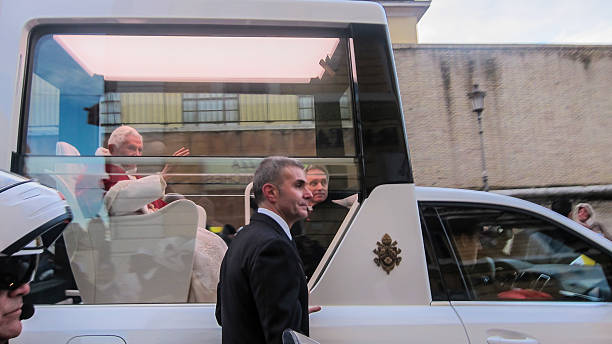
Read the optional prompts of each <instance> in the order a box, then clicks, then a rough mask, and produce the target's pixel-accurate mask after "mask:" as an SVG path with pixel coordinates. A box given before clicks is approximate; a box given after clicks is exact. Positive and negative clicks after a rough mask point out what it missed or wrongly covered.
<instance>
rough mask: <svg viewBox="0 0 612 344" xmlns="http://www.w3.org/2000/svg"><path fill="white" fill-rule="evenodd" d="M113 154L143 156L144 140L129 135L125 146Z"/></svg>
mask: <svg viewBox="0 0 612 344" xmlns="http://www.w3.org/2000/svg"><path fill="white" fill-rule="evenodd" d="M111 153H112V154H113V155H119V156H142V140H141V139H140V138H139V137H137V136H134V135H128V136H126V137H125V141H123V144H122V145H121V146H119V147H116V149H114V150H113V151H111Z"/></svg>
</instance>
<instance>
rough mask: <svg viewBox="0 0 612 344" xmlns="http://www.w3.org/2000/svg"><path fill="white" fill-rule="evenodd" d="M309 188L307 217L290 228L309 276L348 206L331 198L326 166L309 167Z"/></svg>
mask: <svg viewBox="0 0 612 344" xmlns="http://www.w3.org/2000/svg"><path fill="white" fill-rule="evenodd" d="M305 172H306V187H307V188H308V189H309V190H310V192H312V198H311V199H310V201H309V205H310V210H309V212H308V216H307V217H306V218H305V219H303V220H300V221H298V222H296V223H295V225H293V227H291V234H292V235H293V236H294V237H295V244H296V246H297V248H298V252H299V253H300V258H302V261H303V263H304V272H305V273H306V276H307V277H308V278H310V276H312V274H313V273H314V271H315V269H316V268H317V265H318V264H319V262H320V261H321V259H322V258H323V255H324V254H325V250H326V248H327V247H328V246H329V244H330V243H331V241H332V239H333V238H334V235H336V232H337V231H338V228H340V225H341V224H342V221H344V218H345V217H346V214H348V208H346V207H344V206H341V205H339V204H337V203H336V202H334V201H332V200H330V199H329V197H328V196H329V193H328V191H329V172H328V171H327V169H326V168H325V167H324V166H320V165H310V166H308V167H306V169H305Z"/></svg>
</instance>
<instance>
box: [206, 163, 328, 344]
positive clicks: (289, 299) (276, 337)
mask: <svg viewBox="0 0 612 344" xmlns="http://www.w3.org/2000/svg"><path fill="white" fill-rule="evenodd" d="M253 190H254V194H255V201H256V202H257V205H258V207H259V208H258V210H257V213H255V214H253V216H252V217H251V222H250V223H249V224H248V225H247V226H245V227H244V228H243V229H242V230H241V231H239V232H238V234H237V235H236V237H235V239H234V241H232V245H231V246H230V248H229V249H228V251H227V253H226V254H225V258H224V259H223V263H222V264H221V276H220V280H219V286H218V288H217V309H216V317H217V322H218V323H219V325H221V326H222V328H223V330H222V333H223V338H222V339H223V343H224V344H230V343H231V344H233V343H236V344H238V343H240V344H242V343H274V344H281V337H282V333H283V330H285V329H287V328H291V329H293V330H296V331H298V332H301V333H303V334H305V335H308V313H309V309H308V289H307V284H306V278H305V276H304V270H303V268H302V263H301V261H300V258H299V255H298V253H297V250H296V248H295V245H294V243H293V241H292V238H291V234H290V231H289V228H291V226H292V225H293V224H294V223H295V222H296V221H298V220H300V219H303V218H305V217H306V216H307V215H308V201H309V199H310V198H311V197H312V193H311V192H310V191H309V190H308V188H306V176H305V174H304V169H303V166H302V164H301V163H299V162H298V161H297V160H294V159H289V158H285V157H269V158H266V159H264V160H263V161H262V162H261V164H260V165H259V167H258V168H257V170H256V171H255V176H254V177H253ZM316 310H318V309H311V311H316Z"/></svg>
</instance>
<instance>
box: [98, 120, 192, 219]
mask: <svg viewBox="0 0 612 344" xmlns="http://www.w3.org/2000/svg"><path fill="white" fill-rule="evenodd" d="M142 150H143V142H142V136H141V135H140V133H138V131H136V129H134V128H132V127H130V126H127V125H123V126H120V127H118V128H117V129H115V130H114V131H113V132H112V133H111V135H110V137H109V138H108V153H109V154H110V155H112V156H133V157H138V156H142ZM187 155H189V149H187V148H185V147H181V148H180V149H179V150H177V151H176V152H174V154H172V156H187ZM169 168H170V167H169V166H168V165H166V166H165V167H164V169H163V170H162V171H161V173H160V174H156V175H150V176H146V177H141V176H138V175H136V172H137V166H136V165H135V164H124V165H116V164H106V172H107V173H108V178H105V179H104V180H103V183H104V190H106V191H107V192H106V195H105V196H104V204H105V205H106V209H107V210H108V212H109V214H110V215H128V214H134V213H142V214H147V213H150V212H153V211H156V210H158V209H161V208H162V207H164V206H165V205H166V204H167V203H166V202H164V201H163V200H162V197H163V196H164V193H165V190H166V179H167V178H168V174H167V173H168V170H169Z"/></svg>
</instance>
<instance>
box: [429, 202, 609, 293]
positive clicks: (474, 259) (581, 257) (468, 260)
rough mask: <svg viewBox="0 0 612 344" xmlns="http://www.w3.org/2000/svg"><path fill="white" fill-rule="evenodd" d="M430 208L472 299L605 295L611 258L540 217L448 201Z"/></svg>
mask: <svg viewBox="0 0 612 344" xmlns="http://www.w3.org/2000/svg"><path fill="white" fill-rule="evenodd" d="M435 210H436V212H437V214H438V217H439V219H440V221H441V223H442V226H443V228H444V230H445V232H446V233H447V234H448V236H449V239H450V242H451V245H452V248H453V251H454V252H455V256H456V258H457V262H458V264H459V266H460V269H461V273H462V275H463V276H464V280H465V283H466V286H467V288H468V290H469V295H470V299H472V300H496V301H500V300H508V301H525V300H539V301H609V300H610V298H611V291H610V280H611V276H612V275H611V274H610V271H611V269H612V263H611V261H612V260H611V258H610V255H609V254H608V253H606V252H605V251H604V250H603V249H601V248H599V247H597V245H596V244H595V243H593V242H590V241H589V240H588V239H586V238H583V237H581V236H579V235H578V234H577V233H575V232H573V231H571V230H570V229H568V228H564V227H563V226H561V225H559V224H557V223H554V222H552V221H550V220H547V219H545V218H543V217H540V216H536V215H532V214H527V213H524V212H519V211H515V210H510V209H504V208H497V207H488V206H481V205H478V206H475V205H452V206H450V205H449V206H436V207H435Z"/></svg>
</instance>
